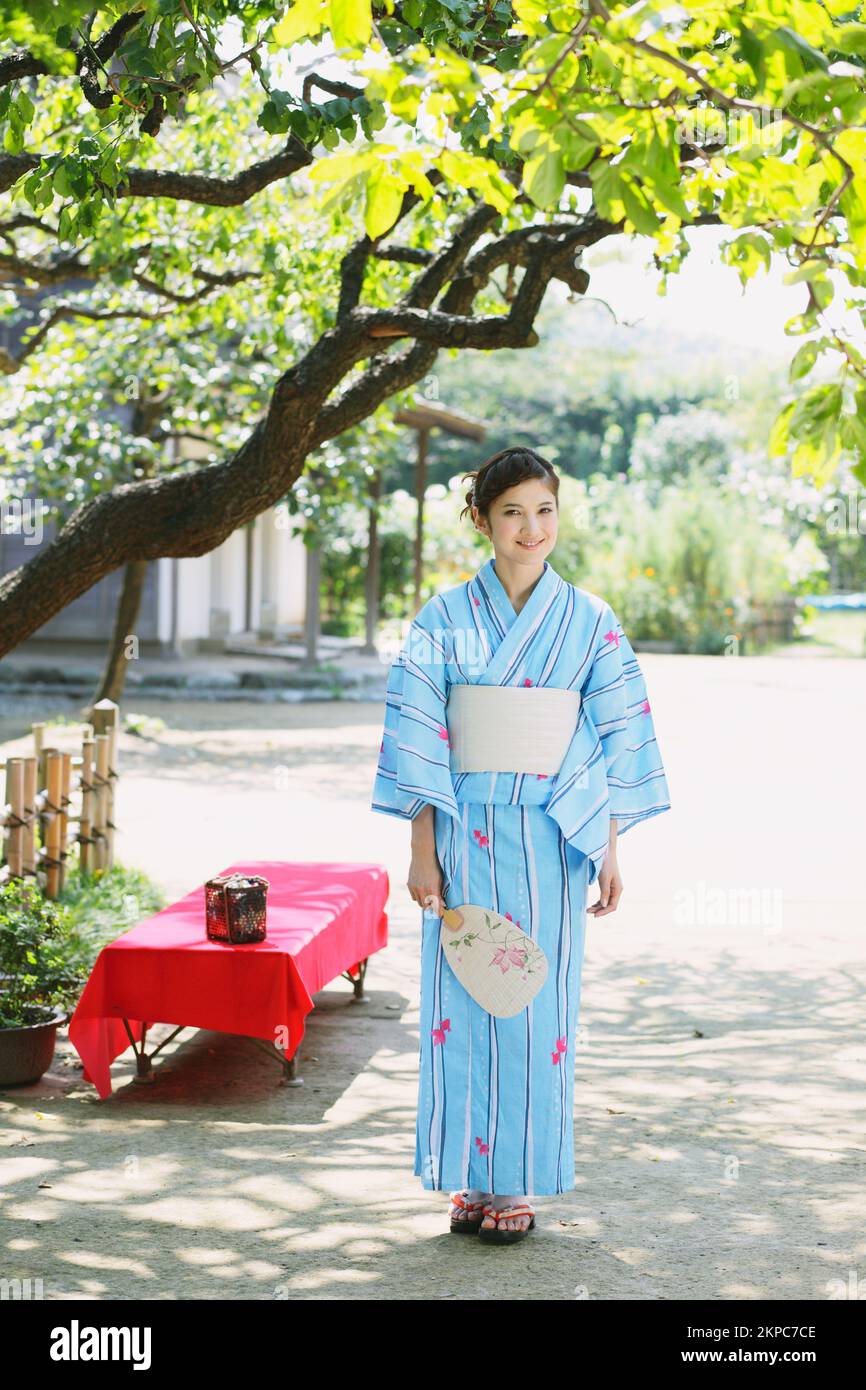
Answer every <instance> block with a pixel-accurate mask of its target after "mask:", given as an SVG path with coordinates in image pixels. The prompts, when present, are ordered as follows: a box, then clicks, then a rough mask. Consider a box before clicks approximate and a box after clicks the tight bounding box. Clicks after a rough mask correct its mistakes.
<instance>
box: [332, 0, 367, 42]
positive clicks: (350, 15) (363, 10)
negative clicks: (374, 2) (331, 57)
mask: <svg viewBox="0 0 866 1390" xmlns="http://www.w3.org/2000/svg"><path fill="white" fill-rule="evenodd" d="M330 9H331V33H332V34H333V36H334V43H335V44H336V46H337V48H365V47H366V45H367V44H368V43H369V42H370V35H371V33H372V32H373V18H372V13H371V4H370V0H331V6H330Z"/></svg>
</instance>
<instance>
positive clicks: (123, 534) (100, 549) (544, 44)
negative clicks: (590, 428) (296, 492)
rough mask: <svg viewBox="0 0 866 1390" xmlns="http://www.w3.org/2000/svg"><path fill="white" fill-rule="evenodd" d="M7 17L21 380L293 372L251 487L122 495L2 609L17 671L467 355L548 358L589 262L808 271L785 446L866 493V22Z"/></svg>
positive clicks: (72, 526)
mask: <svg viewBox="0 0 866 1390" xmlns="http://www.w3.org/2000/svg"><path fill="white" fill-rule="evenodd" d="M3 14H4V20H5V26H4V28H5V34H6V44H5V48H4V49H3V51H2V53H0V122H2V139H3V152H2V154H0V191H2V192H3V193H4V194H5V203H6V206H5V209H4V210H3V212H2V214H0V238H2V249H0V275H2V278H3V286H4V296H3V300H4V304H3V311H2V312H3V321H4V322H5V324H6V326H7V329H8V327H9V326H10V325H14V324H16V323H18V324H20V322H21V313H22V309H24V308H26V307H27V306H28V305H29V306H31V313H30V315H29V317H25V319H24V322H25V325H26V326H25V328H24V330H23V332H21V333H19V334H18V340H17V341H12V339H14V338H15V334H12V335H11V338H10V335H9V334H8V332H7V335H6V344H7V345H6V346H5V347H4V348H2V350H0V366H2V368H3V369H4V371H5V372H6V373H7V374H8V376H9V377H10V379H11V378H15V377H18V376H19V374H21V375H22V379H23V380H24V381H25V383H29V382H31V381H34V382H37V383H38V382H39V364H40V360H41V358H42V356H43V354H45V353H49V352H50V350H51V340H52V334H53V333H54V331H55V328H56V327H58V326H59V325H60V324H61V322H63V321H72V322H73V323H74V324H75V328H76V333H77V334H80V335H81V339H82V342H83V343H84V344H85V349H84V350H85V351H86V343H87V341H88V335H89V334H101V335H110V336H112V337H114V335H117V342H118V344H119V345H120V346H121V350H122V344H123V341H124V338H125V339H126V341H127V342H128V341H129V335H130V334H134V335H146V336H147V337H148V339H149V341H150V343H151V350H152V348H153V345H154V344H156V345H157V346H158V344H159V343H160V342H161V341H165V342H166V343H168V342H169V341H175V342H176V341H178V339H181V338H182V339H184V340H185V341H188V340H189V339H190V338H194V337H195V336H196V335H206V334H207V333H208V330H209V326H210V325H213V324H214V323H216V324H217V325H218V328H219V333H218V334H217V335H216V336H217V337H219V338H220V339H223V338H225V337H227V338H228V339H229V340H231V338H232V335H234V339H235V342H236V348H235V349H234V350H235V351H236V352H237V353H238V355H239V357H240V358H243V357H244V356H245V355H246V356H248V357H249V360H250V361H251V362H255V363H257V364H260V365H261V367H262V370H261V371H260V372H259V373H258V374H257V375H256V376H255V378H254V380H255V382H256V384H257V386H258V390H259V393H260V399H259V400H258V402H257V403H258V406H259V418H258V419H257V420H256V423H255V424H254V425H252V427H251V428H249V430H248V432H247V434H246V435H245V436H244V437H243V438H242V439H241V440H240V442H236V441H235V439H233V437H232V435H233V434H234V430H232V431H230V432H229V435H228V437H227V440H226V444H225V452H224V455H223V456H221V457H217V458H216V459H214V461H213V462H211V463H209V464H207V465H205V466H203V467H197V468H194V469H189V468H186V469H177V470H171V469H168V470H167V471H165V472H164V473H163V474H162V475H160V476H158V477H153V478H150V477H148V478H139V479H136V480H134V481H132V482H128V483H124V484H122V485H121V486H116V487H114V488H112V489H111V490H110V491H108V492H105V493H103V494H102V495H99V496H94V497H89V498H88V499H87V500H84V501H83V502H82V504H81V505H80V506H79V507H78V508H77V509H76V511H75V512H74V513H73V514H72V515H71V516H70V517H69V519H68V520H67V522H66V524H65V526H64V527H63V529H62V531H61V533H60V535H59V536H58V537H57V539H56V540H55V541H54V542H53V543H52V545H51V546H50V547H48V548H47V549H46V550H45V552H44V553H40V554H39V555H38V556H36V557H35V558H34V560H32V561H31V562H30V563H29V564H28V565H26V566H24V567H23V568H22V569H21V570H18V571H15V572H13V573H12V574H10V575H7V576H5V577H4V578H3V580H2V581H0V651H3V650H8V648H9V647H10V646H12V645H15V643H17V642H18V641H20V640H22V638H23V637H25V636H27V635H28V633H29V632H32V631H34V630H35V629H36V628H38V627H39V626H41V624H42V623H43V622H45V621H46V620H47V618H49V617H50V616H51V615H52V613H54V612H56V611H58V609H59V608H60V607H62V606H63V605H64V604H65V603H66V602H68V601H69V600H70V599H71V598H73V597H75V596H76V594H77V593H81V592H83V591H84V590H85V589H86V588H88V587H89V586H90V585H91V584H93V583H95V582H96V581H97V580H98V579H99V578H100V577H102V575H103V574H105V573H108V572H109V571H110V570H112V569H113V568H116V567H117V566H118V565H120V564H124V563H127V562H129V561H131V560H146V559H151V558H156V557H158V556H162V555H195V554H203V553H205V552H206V551H207V550H209V549H212V548H213V547H214V546H216V545H218V544H220V543H221V541H223V540H224V539H225V538H226V537H227V535H229V534H230V533H231V531H233V530H235V529H236V528H237V527H238V526H240V525H243V524H244V523H245V522H247V521H249V520H251V519H252V517H254V516H255V515H258V514H259V513H260V512H261V511H263V510H264V509H265V508H267V507H268V506H271V505H273V504H274V503H275V502H276V501H279V500H280V499H281V498H282V497H284V496H285V495H286V494H287V492H288V491H289V489H291V487H292V485H293V483H294V482H295V481H296V479H297V478H298V477H299V475H300V473H301V472H302V470H303V468H304V465H305V461H306V459H307V458H308V456H309V454H310V452H311V450H314V449H316V448H317V447H320V446H321V445H323V444H324V443H326V442H327V441H328V440H329V439H333V438H335V437H336V436H337V435H339V434H341V433H342V432H344V431H345V430H347V429H350V428H353V427H356V426H358V425H359V424H360V423H361V422H362V421H364V420H366V419H368V418H369V417H370V416H371V415H372V414H373V412H374V411H376V410H377V409H378V407H379V406H380V405H381V404H382V403H383V402H384V401H387V400H388V399H389V398H390V397H392V396H394V395H395V394H396V393H398V392H400V391H403V390H405V389H406V388H408V387H410V386H411V385H412V384H413V383H414V382H417V381H419V380H420V379H422V378H423V377H424V375H425V373H427V372H429V370H430V367H431V365H432V363H433V362H434V361H435V358H436V354H437V352H438V351H439V350H440V349H441V348H443V347H446V348H457V349H467V348H475V349H481V350H494V349H498V348H515V347H517V348H527V347H532V346H533V345H534V344H535V343H536V342H537V332H536V328H535V320H536V316H537V314H538V311H539V308H540V306H541V304H542V302H543V300H544V296H545V293H546V291H547V288H548V286H549V285H550V283H551V282H552V281H557V280H558V281H560V282H562V283H564V284H565V285H566V287H567V288H568V290H569V291H570V292H571V294H572V295H574V296H580V295H582V294H584V293H585V292H586V290H587V288H588V283H589V277H588V275H587V273H586V270H585V269H584V268H583V267H582V265H581V260H582V257H583V254H584V251H585V250H586V248H587V247H589V246H592V245H595V244H596V243H598V242H600V241H602V240H603V239H605V238H606V237H610V236H612V235H615V234H618V233H621V232H625V233H626V234H630V235H634V236H637V237H641V238H645V239H646V242H647V245H648V246H649V247H651V248H652V253H653V255H654V257H655V260H656V264H657V265H658V266H659V268H660V269H661V271H662V273H663V275H664V276H665V277H667V276H669V275H671V274H675V273H676V272H677V270H678V269H679V267H680V266H681V265H682V263H683V261H684V259H685V257H686V256H687V255H688V253H689V241H688V239H687V237H686V231H687V230H688V229H690V228H692V227H699V226H702V225H708V224H714V225H721V226H724V227H725V228H729V229H730V235H729V236H726V239H725V251H724V256H725V259H726V261H727V262H728V263H729V265H730V266H731V267H733V268H734V270H735V271H736V273H737V275H738V276H739V278H740V280H741V281H742V283H743V284H744V285H745V284H747V283H748V282H749V280H750V279H752V277H754V276H755V275H756V274H758V273H759V272H760V271H761V270H762V268H765V267H767V266H768V265H769V264H770V263H771V261H772V258H773V257H774V255H778V256H781V257H782V258H784V261H785V262H786V263H787V265H788V273H787V278H788V280H789V282H790V283H791V285H792V294H794V295H796V296H798V297H799V303H800V311H799V312H797V313H794V314H793V315H792V317H791V319H790V320H789V322H788V324H787V329H788V332H789V333H790V334H791V336H792V339H794V340H795V341H796V340H798V339H799V343H798V344H797V347H796V351H795V352H794V353H793V357H792V362H791V370H790V376H791V388H792V389H791V396H790V399H789V400H788V401H786V402H784V403H783V405H782V409H781V411H780V413H779V415H778V418H777V420H776V422H775V425H774V427H773V430H772V434H771V440H770V444H771V448H772V449H773V450H774V451H775V452H776V454H777V455H780V456H781V455H785V454H790V457H791V459H792V463H793V467H794V469H795V471H799V472H811V473H814V474H815V475H816V476H819V477H822V478H826V477H829V476H832V472H833V470H834V469H836V468H838V467H839V466H840V463H842V462H843V461H848V462H850V463H851V464H852V465H853V467H854V470H855V473H856V474H857V476H858V478H860V479H861V481H864V482H866V361H864V356H863V353H862V351H861V348H860V345H859V340H858V332H859V330H860V329H861V328H862V325H863V321H864V314H866V310H864V306H863V296H862V290H863V286H864V277H866V178H864V175H866V168H864V165H866V129H864V111H866V86H864V73H863V68H864V62H863V60H864V54H866V29H864V26H863V25H862V24H861V23H860V14H859V12H858V10H857V8H856V7H855V6H853V5H851V4H850V3H848V0H843V2H842V3H840V0H823V3H817V0H753V3H750V5H749V6H748V7H746V6H745V5H744V4H742V3H737V4H730V3H726V4H722V3H714V0H686V2H685V3H675V4H670V3H661V2H660V0H655V2H654V0H638V3H635V4H630V5H628V6H626V5H605V4H603V3H601V0H583V3H580V4H553V5H548V6H542V5H540V4H538V3H535V0H523V3H518V4H515V5H506V4H490V3H485V4H472V3H463V0H448V3H422V0H409V3H407V4H393V3H387V4H384V5H379V4H373V5H370V4H369V3H364V0H297V3H295V4H293V5H291V6H290V7H288V8H286V7H284V6H274V5H269V4H266V3H251V4H234V3H230V0H225V2H224V3H217V4H210V3H209V4H207V5H206V6H205V5H201V4H196V3H194V0H151V2H149V3H142V4H135V5H132V6H124V5H122V4H117V5H102V6H96V7H93V6H92V5H90V6H85V5H84V4H81V3H77V2H76V0H61V2H60V3H57V4H55V3H47V0H46V3H40V0H36V3H28V4H27V5H26V6H23V5H3ZM33 306H35V308H33ZM696 312H699V310H696ZM130 356H131V357H132V356H135V357H136V360H138V359H139V358H140V357H141V354H140V353H138V354H130ZM22 409H26V404H22ZM183 411H184V416H185V418H187V417H188V416H189V402H188V400H187V401H184V403H183ZM243 413H246V412H243ZM190 428H192V426H190ZM27 462H28V461H27V460H21V459H17V460H15V461H14V463H15V470H14V471H15V473H16V476H18V475H20V474H21V473H22V471H23V472H25V473H26V472H27V471H28V469H27V467H26V465H27Z"/></svg>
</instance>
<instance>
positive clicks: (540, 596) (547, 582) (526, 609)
mask: <svg viewBox="0 0 866 1390" xmlns="http://www.w3.org/2000/svg"><path fill="white" fill-rule="evenodd" d="M493 558H494V557H493V556H492V555H491V556H490V559H489V560H487V561H485V563H484V564H483V565H482V566H481V569H480V570H479V571H478V575H477V578H478V582H479V583H480V584H481V586H482V587H483V588H484V590H485V591H486V593H487V596H488V598H489V599H490V601H491V602H492V604H493V605H494V607H495V609H496V612H497V614H498V616H499V617H500V618H501V619H502V622H503V625H504V626H505V628H506V629H507V628H509V627H510V626H511V624H512V623H513V622H515V621H516V619H518V618H530V617H532V615H533V613H534V612H535V611H536V610H537V609H538V608H540V607H541V606H542V605H543V604H544V603H545V601H546V600H547V598H548V596H549V595H550V594H551V593H552V592H553V590H554V588H555V587H556V586H557V585H559V584H560V583H561V582H562V581H561V579H560V577H559V575H558V574H557V573H556V570H555V569H554V568H553V566H552V565H551V564H549V563H548V561H547V560H545V562H544V570H543V572H542V575H541V578H540V579H539V580H538V583H537V584H536V586H535V588H534V589H533V590H532V593H531V594H530V595H529V598H528V599H527V600H526V603H525V604H524V605H523V607H522V608H521V610H520V612H519V613H517V612H516V611H515V608H514V605H513V604H512V602H511V599H510V598H509V597H508V594H507V593H506V592H505V589H504V587H503V584H502V581H501V579H500V578H499V576H498V574H497V573H496V570H495V568H494V564H493Z"/></svg>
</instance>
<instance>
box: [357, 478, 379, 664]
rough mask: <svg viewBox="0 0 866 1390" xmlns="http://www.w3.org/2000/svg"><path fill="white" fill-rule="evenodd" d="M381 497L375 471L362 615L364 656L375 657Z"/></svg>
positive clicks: (371, 492) (371, 483) (371, 484)
mask: <svg viewBox="0 0 866 1390" xmlns="http://www.w3.org/2000/svg"><path fill="white" fill-rule="evenodd" d="M381 497H382V473H381V470H380V469H378V468H377V469H376V472H375V473H374V474H373V476H372V478H371V479H370V500H371V504H372V505H371V507H370V520H369V523H368V530H367V576H366V583H365V588H366V593H365V596H364V598H365V604H366V612H365V615H364V625H365V640H364V645H363V647H362V648H361V652H362V654H363V655H364V656H375V655H376V620H377V618H378V616H379V503H380V501H381Z"/></svg>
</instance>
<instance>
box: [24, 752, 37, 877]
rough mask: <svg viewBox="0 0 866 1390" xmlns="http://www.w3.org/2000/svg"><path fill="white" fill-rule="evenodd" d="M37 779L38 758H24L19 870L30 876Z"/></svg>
mask: <svg viewBox="0 0 866 1390" xmlns="http://www.w3.org/2000/svg"><path fill="white" fill-rule="evenodd" d="M38 780H39V758H38V757H37V756H34V757H32V758H25V759H24V815H25V817H26V818H27V824H26V825H25V827H24V833H23V837H22V838H23V843H22V847H21V872H22V873H23V874H29V875H30V876H31V877H32V876H33V875H35V873H36V783H37V782H38Z"/></svg>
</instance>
